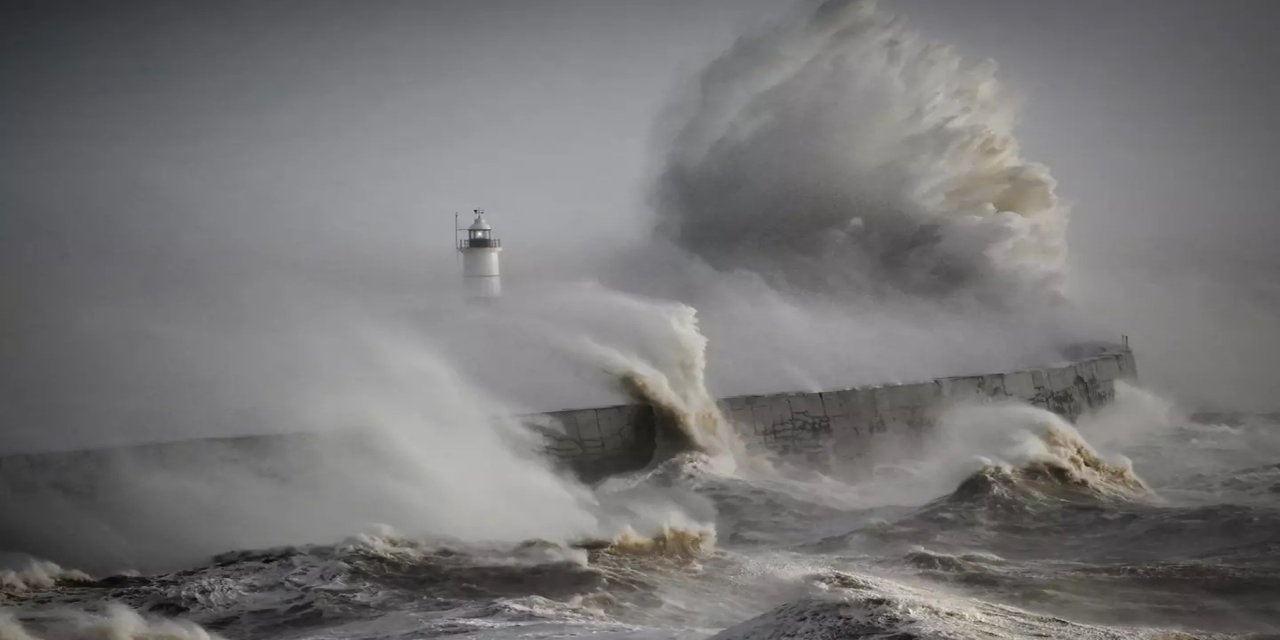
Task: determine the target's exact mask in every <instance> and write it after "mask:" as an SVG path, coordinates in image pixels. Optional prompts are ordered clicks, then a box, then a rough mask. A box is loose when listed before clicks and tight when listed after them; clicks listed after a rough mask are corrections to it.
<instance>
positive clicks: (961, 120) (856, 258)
mask: <svg viewBox="0 0 1280 640" xmlns="http://www.w3.org/2000/svg"><path fill="white" fill-rule="evenodd" d="M690 102H691V103H692V105H691V106H690V107H688V109H687V111H688V113H687V114H686V115H685V117H684V119H683V120H682V123H683V124H682V125H681V126H679V128H678V130H677V131H676V132H675V135H673V136H672V140H673V142H672V143H671V146H670V149H669V151H668V152H667V156H666V158H665V166H664V169H663V171H662V173H661V175H660V178H659V181H658V189H657V194H656V197H657V203H656V204H657V209H658V216H659V218H658V231H659V233H660V235H662V236H664V237H667V238H670V239H671V240H673V241H674V242H675V243H676V244H678V245H679V246H681V247H683V248H685V249H686V250H688V251H690V252H692V253H694V254H695V255H697V256H698V257H700V258H701V259H703V260H705V261H706V262H707V263H709V264H710V265H712V266H713V267H715V268H716V269H719V270H737V269H742V270H748V271H752V272H755V273H757V274H759V275H760V276H761V277H763V278H765V279H766V280H767V281H769V282H770V283H772V284H773V285H775V286H778V287H787V288H792V289H803V290H810V291H818V292H823V293H833V294H838V295H841V296H844V297H849V296H853V295H855V294H862V293H882V294H883V293H889V294H909V295H924V296H928V297H934V298H936V297H977V298H979V299H981V300H984V301H989V302H994V303H1005V302H1008V301H1010V300H1013V299H1015V298H1017V297H1018V296H1019V295H1021V294H1024V293H1025V292H1027V291H1036V292H1047V293H1049V294H1050V297H1051V298H1056V297H1057V296H1058V295H1059V292H1060V290H1061V287H1062V285H1063V282H1062V274H1063V271H1064V266H1065V260H1066V253H1067V251H1066V239H1065V231H1066V222H1067V211H1066V208H1065V207H1064V205H1063V204H1062V203H1060V202H1059V201H1058V199H1057V197H1056V196H1055V194H1054V187H1055V183H1054V180H1053V179H1052V177H1051V176H1050V175H1049V173H1048V171H1047V169H1046V168H1045V167H1043V166H1041V165H1038V164H1034V163H1030V162H1027V161H1025V160H1024V159H1023V158H1022V157H1021V155H1020V153H1019V147H1018V142H1017V140H1016V138H1015V137H1014V135H1013V125H1014V121H1015V118H1014V116H1015V111H1016V109H1015V103H1014V101H1013V100H1012V99H1011V98H1010V96H1009V95H1008V93H1007V91H1006V90H1005V89H1004V88H1003V87H1002V86H1001V85H1000V83H999V82H998V81H997V80H996V78H995V66H994V65H993V64H991V63H983V64H975V65H966V64H965V63H964V62H963V61H962V60H961V59H960V58H959V57H958V56H957V55H956V54H955V53H953V52H952V51H950V50H948V49H947V48H945V47H941V46H938V45H935V44H932V43H929V42H927V41H925V40H924V39H922V38H921V37H920V36H918V35H917V34H915V33H913V32H912V31H910V30H908V29H907V28H905V27H904V25H903V24H902V22H901V21H900V20H898V19H896V18H894V17H892V16H889V15H886V14H884V13H882V12H880V11H878V10H877V8H876V6H875V3H873V2H865V1H863V2H859V1H854V0H828V1H827V2H824V3H822V4H821V5H820V6H819V7H818V8H817V10H816V11H814V12H812V14H811V15H805V16H803V17H801V18H799V19H796V20H793V21H792V22H790V23H786V24H782V25H779V26H777V27H776V28H774V29H772V30H769V31H766V32H764V33H761V34H758V35H754V36H747V37H743V38H741V39H739V40H738V42H737V43H736V44H735V45H734V46H733V47H732V48H731V49H730V50H729V51H728V52H727V53H725V54H724V55H723V56H721V57H720V58H719V59H718V60H716V61H715V62H714V63H712V64H711V65H710V66H709V67H708V68H707V69H706V70H705V71H704V72H703V73H702V75H701V77H700V78H699V82H698V85H697V89H696V95H695V96H694V98H693V99H692V100H691V101H690Z"/></svg>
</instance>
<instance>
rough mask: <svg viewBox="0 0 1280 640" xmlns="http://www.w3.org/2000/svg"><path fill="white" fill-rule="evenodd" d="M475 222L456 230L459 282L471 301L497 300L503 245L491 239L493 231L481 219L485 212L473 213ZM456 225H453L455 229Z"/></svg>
mask: <svg viewBox="0 0 1280 640" xmlns="http://www.w3.org/2000/svg"><path fill="white" fill-rule="evenodd" d="M474 213H475V216H476V219H475V221H474V222H472V223H471V226H469V227H467V228H466V229H461V228H458V229H457V232H458V233H459V234H462V233H465V236H463V237H460V238H457V240H458V251H459V252H460V253H461V254H462V280H463V284H464V285H465V287H466V290H467V295H468V296H469V297H472V298H496V297H498V296H500V295H502V280H501V276H500V271H499V267H498V254H500V253H502V241H501V240H498V239H497V238H495V237H493V227H491V226H489V223H488V222H486V221H485V219H484V210H483V209H475V210H474ZM456 226H457V225H455V228H456Z"/></svg>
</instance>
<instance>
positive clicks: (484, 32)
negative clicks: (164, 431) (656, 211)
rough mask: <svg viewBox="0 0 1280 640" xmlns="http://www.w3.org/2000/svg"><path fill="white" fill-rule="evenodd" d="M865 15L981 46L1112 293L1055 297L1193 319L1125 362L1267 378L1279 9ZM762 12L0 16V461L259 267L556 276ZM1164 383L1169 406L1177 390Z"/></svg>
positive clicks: (731, 1) (990, 2)
mask: <svg viewBox="0 0 1280 640" xmlns="http://www.w3.org/2000/svg"><path fill="white" fill-rule="evenodd" d="M882 6H884V7H885V8H887V9H889V10H893V11H896V12H898V13H901V14H903V15H904V16H905V17H906V18H907V19H908V20H909V21H910V22H911V23H912V24H913V25H916V26H917V27H919V28H920V29H921V30H923V31H924V32H925V33H926V35H928V36H929V37H931V38H933V39H936V40H939V41H943V42H948V43H951V44H953V45H954V46H956V47H957V48H958V49H959V50H960V51H961V52H963V53H964V54H965V55H966V56H971V57H973V58H982V57H991V58H994V59H995V60H997V62H998V63H999V64H1000V67H1001V69H1002V76H1003V77H1004V79H1005V80H1006V81H1008V82H1009V83H1010V84H1011V85H1012V86H1013V87H1014V88H1015V89H1016V90H1017V91H1018V92H1019V93H1021V94H1023V95H1024V96H1025V109H1024V111H1023V117H1022V122H1023V124H1022V126H1021V128H1020V133H1021V137H1022V139H1023V142H1024V148H1025V153H1026V155H1027V156H1028V157H1030V158H1032V159H1034V160H1038V161H1041V162H1044V163H1046V164H1048V165H1049V166H1050V167H1051V169H1052V172H1053V175H1054V176H1055V177H1056V178H1057V179H1058V180H1059V182H1060V186H1059V191H1060V193H1061V194H1062V195H1063V196H1064V197H1065V198H1067V199H1068V200H1070V201H1071V202H1073V203H1074V207H1073V221H1072V226H1071V231H1070V236H1071V251H1072V253H1073V256H1074V258H1073V260H1074V262H1073V264H1076V265H1080V264H1082V261H1083V262H1084V263H1087V264H1088V265H1101V264H1106V265H1109V267H1108V268H1110V266H1114V268H1115V269H1117V270H1118V271H1117V273H1119V272H1120V271H1121V270H1122V271H1123V273H1124V274H1125V276H1124V278H1108V277H1106V276H1101V277H1100V276H1099V275H1098V274H1097V273H1095V272H1096V271H1097V269H1093V270H1092V271H1091V270H1090V269H1082V272H1088V273H1084V275H1083V276H1082V277H1081V279H1080V282H1079V285H1078V288H1080V289H1082V290H1083V291H1082V292H1081V294H1080V295H1081V297H1082V299H1085V300H1090V301H1092V302H1093V303H1095V304H1097V305H1098V307H1099V313H1102V314H1104V315H1105V314H1107V313H1111V316H1110V319H1111V320H1112V321H1113V322H1114V323H1115V324H1118V325H1122V324H1125V323H1129V324H1130V326H1132V329H1130V331H1131V332H1132V333H1134V334H1135V336H1141V335H1142V334H1143V327H1142V326H1136V325H1137V324H1139V323H1140V322H1142V321H1143V319H1144V318H1148V317H1149V316H1151V315H1152V314H1153V313H1158V314H1161V315H1171V316H1172V315H1179V314H1183V313H1189V312H1188V311H1187V310H1186V309H1185V308H1184V307H1182V306H1179V304H1181V303H1183V302H1186V300H1184V299H1186V298H1190V302H1189V304H1187V305H1184V306H1189V307H1190V308H1192V309H1193V310H1197V311H1203V310H1204V308H1205V307H1210V308H1214V309H1219V310H1220V311H1221V313H1220V314H1207V315H1205V314H1197V315H1195V316H1194V318H1192V317H1191V316H1190V315H1188V316H1187V318H1186V320H1185V321H1184V322H1182V323H1181V324H1179V323H1173V324H1172V325H1162V326H1161V327H1154V326H1153V327H1152V328H1149V329H1147V330H1146V336H1147V339H1148V344H1151V342H1152V341H1154V342H1155V343H1157V344H1154V345H1151V348H1152V352H1153V353H1154V354H1155V355H1154V357H1155V358H1156V361H1157V362H1160V358H1161V357H1163V358H1165V361H1166V362H1169V361H1172V360H1173V359H1174V358H1175V357H1176V358H1184V359H1185V358H1197V359H1203V358H1204V357H1205V356H1206V353H1205V352H1204V351H1195V350H1193V351H1191V352H1187V351H1186V350H1182V351H1180V350H1179V349H1175V348H1172V345H1184V346H1185V345H1209V346H1210V347H1212V348H1213V349H1216V350H1220V351H1215V352H1220V353H1223V354H1224V355H1223V357H1221V358H1220V360H1221V362H1220V363H1219V364H1216V365H1212V366H1213V367H1216V368H1215V369H1214V371H1215V372H1218V371H1219V370H1220V373H1215V375H1216V376H1217V377H1218V378H1220V379H1221V378H1222V377H1224V376H1225V377H1228V378H1229V379H1230V381H1231V383H1232V385H1225V386H1235V387H1239V385H1244V386H1245V387H1247V390H1248V393H1247V394H1243V395H1238V396H1233V395H1230V394H1228V395H1227V396H1225V400H1224V401H1227V402H1240V403H1247V402H1251V401H1253V400H1254V399H1256V398H1258V397H1264V396H1267V395H1268V394H1269V392H1270V391H1275V390H1276V382H1274V381H1268V380H1263V381H1261V382H1259V381H1258V379H1257V375H1258V374H1259V372H1261V371H1263V369H1259V368H1257V367H1255V365H1259V366H1260V365H1261V364H1263V363H1264V362H1265V361H1268V360H1269V359H1270V357H1271V356H1272V355H1277V353H1278V351H1280V350H1277V347H1276V344H1277V342H1280V339H1277V338H1276V336H1275V331H1274V329H1270V330H1269V329H1268V326H1272V327H1274V326H1275V325H1273V324H1271V323H1272V322H1273V321H1276V320H1277V319H1276V317H1275V316H1274V315H1273V312H1274V311H1275V310H1276V309H1280V303H1277V302H1276V301H1277V298H1280V293H1277V290H1276V284H1275V283H1276V280H1277V268H1280V258H1277V257H1276V255H1277V252H1276V251H1275V249H1274V247H1275V246H1276V244H1277V241H1278V240H1280V221H1278V220H1277V216H1276V206H1277V205H1276V203H1277V202H1278V201H1280V198H1278V197H1277V196H1280V193H1278V191H1280V186H1278V185H1280V183H1278V181H1277V180H1275V179H1274V177H1273V176H1274V174H1275V169H1274V162H1273V160H1272V158H1273V156H1274V154H1275V151H1276V150H1277V149H1280V124H1278V123H1277V120H1276V118H1275V114H1276V113H1278V112H1280V86H1278V85H1280V74H1277V73H1276V71H1275V68H1276V63H1277V62H1280V43H1277V41H1276V40H1275V38H1274V37H1272V34H1271V29H1272V28H1273V25H1275V24H1276V23H1277V20H1278V19H1280V6H1277V5H1275V3H1272V2H1266V1H1264V0H1259V1H1246V0H1230V1H1226V2H1213V3H1210V2H1204V1H1201V0H1126V1H1123V2H1121V1H1119V0H1072V1H1069V2H1068V1H1065V0H1058V1H1046V2H1027V1H1025V0H949V1H942V0H899V1H897V2H888V1H886V2H882ZM788 7H789V5H788V4H787V3H779V2H766V1H763V0H704V1H698V2H687V1H666V0H652V1H644V2H639V1H624V0H593V1H588V0H542V1H529V0H518V1H517V0H507V1H488V0H457V1H453V2H435V1H420V2H407V1H404V2H394V1H382V0H379V1H377V2H360V3H356V2H336V1H307V2H301V1H274V0H273V1H261V0H255V1H246V2H218V3H194V2H186V3H177V2H167V1H161V0H153V1H148V2H133V1H121V2H111V3H99V2H65V1H37V2H8V3H5V5H4V8H3V9H2V10H0V11H3V13H2V14H0V141H3V146H0V296H2V297H0V300H2V301H3V316H2V317H0V358H2V359H3V361H4V363H5V364H4V365H3V369H2V370H0V385H2V386H0V420H2V421H3V422H4V423H5V425H4V429H5V435H4V436H3V438H2V439H0V448H11V447H20V446H29V443H30V442H32V439H31V434H33V433H39V432H43V431H47V430H48V429H49V427H48V425H49V424H55V423H57V421H58V420H59V419H60V418H59V416H63V415H64V414H69V413H74V412H75V410H76V409H75V405H76V403H77V402H78V400H77V398H78V397H80V395H82V393H84V390H85V389H92V388H94V387H97V386H99V384H98V383H99V381H102V380H106V379H109V378H111V377H113V376H118V375H120V374H119V372H120V371H122V366H124V365H125V364H128V363H132V362H137V361H143V360H148V361H150V360H154V358H152V350H151V349H150V345H151V342H150V340H151V337H150V336H149V335H148V334H146V333H144V332H139V331H133V330H131V327H132V326H134V325H136V324H137V323H136V320H137V318H138V317H140V316H141V315H145V316H146V317H148V318H151V319H156V318H159V319H161V320H167V321H168V323H170V324H176V325H180V324H182V323H184V322H186V321H187V319H189V318H192V317H200V316H207V315H214V316H227V317H228V320H227V322H229V323H232V324H234V323H236V322H240V321H242V320H243V316H247V315H251V314H252V311H251V310H247V309H246V305H245V303H244V300H243V299H242V298H241V297H239V296H240V294H239V293H238V291H239V290H240V289H239V287H240V285H242V284H243V283H261V282H262V281H264V280H270V279H271V278H272V276H273V275H274V274H282V273H284V274H299V273H300V274H305V277H306V279H308V280H309V281H316V282H323V283H327V284H332V283H340V286H343V287H347V288H353V287H354V288H363V289H368V290H377V291H394V292H397V293H399V294H403V295H411V294H412V292H413V291H415V290H421V291H427V290H429V287H428V286H426V285H425V284H423V283H425V282H429V281H432V280H433V279H440V278H444V277H446V276H447V277H450V278H451V277H452V275H453V272H452V271H448V269H447V267H448V265H449V262H450V261H451V260H453V255H452V253H451V252H450V250H449V246H450V245H447V244H446V243H449V242H451V240H452V239H451V237H450V230H449V226H448V225H451V224H452V222H453V220H452V213H453V212H454V211H466V210H468V209H470V208H472V207H485V208H488V209H489V210H490V211H491V212H492V213H493V217H494V220H495V223H496V224H497V225H499V229H500V231H501V234H500V235H501V236H502V237H503V238H504V242H506V243H507V244H508V245H509V246H513V247H514V246H518V247H520V251H519V252H511V251H509V252H508V253H509V256H508V258H507V260H508V262H507V270H508V273H513V274H520V272H521V271H522V270H523V271H524V272H525V273H526V274H528V273H532V272H533V271H535V270H536V269H537V268H539V265H541V264H542V263H544V262H559V263H562V265H563V266H562V267H561V268H565V269H569V270H572V268H573V265H574V262H575V258H574V256H575V254H577V255H582V254H587V253H589V252H592V251H603V249H601V247H607V246H613V245H617V244H623V243H628V242H633V241H635V240H636V239H637V238H641V237H644V236H647V234H648V230H649V227H650V221H651V214H650V211H649V188H650V185H651V182H652V177H653V173H654V171H655V165H656V163H657V162H658V161H659V158H658V157H657V154H655V152H654V143H655V139H657V138H660V136H661V134H662V133H663V132H664V131H666V128H665V123H664V120H663V114H664V113H665V111H664V110H665V108H666V107H667V106H668V105H669V104H670V103H671V101H672V100H673V99H674V97H675V96H677V95H679V94H680V91H681V88H682V87H684V86H685V85H687V84H688V83H689V82H691V81H692V79H693V77H694V76H695V74H696V73H697V72H698V70H699V69H701V68H702V67H703V66H704V65H705V64H706V63H707V61H709V60H710V59H711V58H713V57H715V56H716V55H717V54H718V53H720V52H721V51H723V50H724V49H725V48H726V47H727V46H729V44H730V43H731V42H732V41H733V39H734V38H735V37H736V36H738V35H739V34H741V33H742V32H744V31H746V30H749V29H751V28H753V27H754V26H756V25H758V24H760V23H762V22H765V21H767V20H769V19H770V18H772V17H774V16H777V15H778V14H780V13H783V12H785V11H786V10H787V9H788ZM570 248H574V250H573V251H568V249H570ZM1171 272H1172V273H1181V274H1185V278H1182V279H1170V278H1168V277H1167V274H1169V273H1171ZM441 274H444V275H441ZM1203 274H1212V275H1211V276H1210V275H1205V276H1204V278H1200V276H1201V275H1203ZM513 277H516V278H519V277H520V275H513ZM1180 278H1181V276H1180ZM1186 278H1192V279H1194V280H1195V282H1194V283H1192V284H1187V283H1186V282H1185V279H1186ZM1121 281H1122V282H1124V283H1126V284H1125V286H1124V287H1120V288H1119V289H1117V288H1116V282H1121ZM1241 281H1247V282H1245V285H1244V286H1239V287H1237V286H1236V284H1238V283H1239V282H1241ZM233 283H234V284H233ZM1191 286H1194V287H1195V292H1196V293H1194V294H1189V293H1185V292H1186V289H1185V288H1180V287H1191ZM1090 287H1093V288H1092V289H1091V288H1090ZM1268 296H1270V297H1268ZM1146 299H1151V300H1152V301H1153V302H1152V303H1151V304H1150V305H1143V304H1142V302H1143V300H1146ZM1179 301H1182V302H1179ZM1121 303H1123V304H1124V305H1125V311H1124V312H1121V311H1118V310H1117V308H1118V306H1119V305H1121ZM244 321H247V320H244ZM1248 332H1253V333H1250V334H1249V335H1248V336H1245V337H1243V338H1241V334H1242V333H1248ZM1228 334H1230V335H1228ZM713 339H714V337H713ZM1259 340H1262V342H1259ZM160 360H161V362H160V364H154V363H153V364H152V365H149V366H147V367H144V369H145V370H146V371H147V372H148V373H146V374H145V376H144V377H150V378H154V379H155V381H157V384H158V381H160V380H163V379H166V378H169V377H171V376H172V375H174V371H173V370H171V369H169V368H167V365H166V364H164V362H165V361H164V359H163V358H161V359H160ZM1242 362H1243V364H1242ZM173 366H174V367H176V366H177V365H173ZM227 366H228V367H232V366H233V365H232V364H230V363H229V364H228V365H227ZM1246 378H1248V379H1247V380H1246ZM1166 380H1167V381H1168V382H1169V384H1170V385H1171V386H1174V387H1177V388H1178V389H1179V390H1183V389H1186V388H1189V387H1192V386H1195V384H1196V380H1197V377H1196V375H1195V374H1194V373H1185V374H1183V373H1171V374H1169V375H1168V376H1167V377H1166ZM199 383H200V380H198V379H193V380H192V381H191V385H190V386H191V388H193V389H195V388H198V387H199ZM139 384H142V385H143V387H145V384H144V383H139ZM194 393H195V392H194V391H193V394H194ZM1272 397H1274V395H1273V394H1272ZM1220 399H1223V398H1220ZM173 401H174V402H181V401H183V399H182V398H177V399H174V400H173ZM121 402H125V401H124V400H121ZM143 417H145V416H143ZM139 419H142V418H139Z"/></svg>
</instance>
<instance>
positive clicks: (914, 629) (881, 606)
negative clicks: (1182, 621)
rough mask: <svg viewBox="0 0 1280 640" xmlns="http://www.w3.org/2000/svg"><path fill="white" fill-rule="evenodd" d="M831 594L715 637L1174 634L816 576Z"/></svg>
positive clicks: (941, 639) (822, 639) (938, 639)
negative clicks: (1110, 625)
mask: <svg viewBox="0 0 1280 640" xmlns="http://www.w3.org/2000/svg"><path fill="white" fill-rule="evenodd" d="M811 578H812V581H813V582H814V584H815V585H816V586H817V587H819V589H820V590H821V591H824V592H825V593H824V594H823V595H822V596H819V597H810V598H804V599H800V600H795V601H792V602H788V603H787V604H784V605H782V606H780V607H777V608H775V609H773V610H771V611H769V612H766V613H764V614H762V615H760V616H757V617H755V618H752V619H750V620H747V621H745V622H742V623H740V624H738V625H735V626H732V627H730V628H728V629H725V630H724V631H721V632H720V633H718V634H716V635H715V636H712V640H774V639H776V638H805V639H807V640H826V639H831V640H835V639H836V638H867V639H881V640H890V639H893V640H901V639H906V638H914V639H920V640H925V639H929V640H961V639H964V640H968V639H969V638H1027V637H1035V638H1062V639H1064V640H1065V639H1072V640H1074V639H1076V638H1095V639H1112V638H1114V639H1116V640H1119V639H1132V638H1152V639H1154V638H1169V637H1177V636H1170V635H1167V634H1168V632H1165V631H1160V630H1146V629H1134V630H1127V629H1119V628H1112V627H1102V626H1093V625H1086V624H1078V623H1074V622H1070V621H1067V620H1064V619H1062V618H1058V617H1053V616H1046V615H1041V614H1037V613H1032V612H1029V611H1025V610H1022V609H1018V608H1016V607H1010V606H1006V605H1000V604H995V603H991V602H985V601H982V600H977V599H971V598H965V597H962V596H952V595H948V594H945V593H942V592H939V591H932V590H929V591H926V590H923V589H917V588H914V587H910V586H906V585H903V584H899V583H895V582H891V581H888V580H883V579H879V578H870V577H866V576H854V575H851V574H846V573H841V572H836V571H831V572H825V573H822V574H818V575H815V576H812V577H811Z"/></svg>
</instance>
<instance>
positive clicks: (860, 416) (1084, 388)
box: [525, 344, 1137, 479]
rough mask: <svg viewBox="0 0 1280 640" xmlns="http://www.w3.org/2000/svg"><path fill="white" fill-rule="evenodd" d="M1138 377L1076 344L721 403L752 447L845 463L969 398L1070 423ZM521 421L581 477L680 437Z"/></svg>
mask: <svg viewBox="0 0 1280 640" xmlns="http://www.w3.org/2000/svg"><path fill="white" fill-rule="evenodd" d="M1136 376H1137V363H1136V361H1135V360H1134V356H1133V352H1132V351H1130V350H1129V348H1128V347H1127V346H1125V345H1111V344H1089V345H1075V346H1073V347H1071V348H1069V349H1067V350H1065V353H1064V362H1061V363H1057V364H1053V365H1049V366H1045V367H1039V368H1031V369H1021V370H1016V371H1009V372H1004V373H987V374H982V375H970V376H954V377H947V378H937V379H934V380H928V381H924V382H917V383H910V384H895V385H876V386H867V387H855V388H849V389H837V390H831V391H821V392H815V393H776V394H768V395H754V396H735V397H730V398H725V399H723V400H720V401H719V406H720V410H721V412H722V413H723V415H724V416H725V418H726V419H727V420H728V422H730V423H731V424H732V426H733V427H734V428H735V429H737V431H738V433H739V435H740V436H741V437H742V439H743V441H744V442H745V444H746V445H747V447H748V449H751V450H755V451H764V452H770V453H773V454H775V455H778V456H782V457H791V458H801V459H804V460H806V461H807V462H811V463H815V464H824V465H833V464H840V465H845V466H850V465H851V464H856V461H857V460H858V459H859V458H861V457H864V456H867V455H870V454H872V453H873V452H876V451H878V450H881V449H883V448H885V447H888V446H893V447H901V446H902V445H904V444H905V445H909V444H911V443H912V442H913V441H919V440H920V439H921V438H922V437H923V436H924V434H925V433H926V432H927V431H928V429H929V427H930V426H931V425H932V424H934V422H935V420H936V418H937V415H938V412H939V411H940V410H941V409H943V408H945V407H946V406H948V405H949V404H951V403H954V402H958V401H963V400H967V399H974V398H991V399H1010V400H1021V401H1025V402H1028V403H1030V404H1032V405H1035V406H1038V407H1042V408H1044V409H1047V410H1049V411H1052V412H1054V413H1057V414H1059V415H1061V416H1063V417H1064V418H1066V419H1068V420H1071V421H1075V420H1076V419H1077V418H1079V417H1080V416H1081V415H1082V414H1083V413H1085V412H1087V411H1089V410H1090V409H1096V408H1099V407H1102V406H1104V405H1106V404H1108V403H1109V402H1111V401H1112V400H1113V399H1114V397H1115V383H1116V381H1118V380H1125V379H1133V378H1136ZM525 421H526V422H527V423H528V424H529V425H530V426H531V427H532V428H534V429H536V430H538V431H539V432H541V433H542V434H543V436H544V437H545V439H546V442H547V451H548V452H549V453H550V454H551V456H552V457H554V458H555V459H557V460H558V461H560V463H561V464H563V465H564V466H566V467H568V468H570V469H572V470H574V471H575V472H576V473H578V474H579V475H581V476H583V477H584V478H587V479H595V478H599V477H602V476H607V475H610V474H615V473H622V472H626V471H632V470H636V469H640V468H643V467H645V466H646V465H648V464H649V463H650V462H651V461H652V460H653V459H654V457H655V454H657V453H658V452H660V451H664V450H666V449H668V447H667V446H666V443H667V442H669V441H670V440H672V439H679V438H680V437H681V436H680V430H679V428H678V427H677V426H676V425H674V424H672V423H671V418H670V417H667V416H664V415H662V413H661V412H656V411H655V410H654V409H653V408H652V407H649V406H647V405H639V404H636V405H619V406H611V407H599V408H589V409H572V410H565V411H555V412H551V413H548V414H544V415H539V416H528V417H526V419H525Z"/></svg>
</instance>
